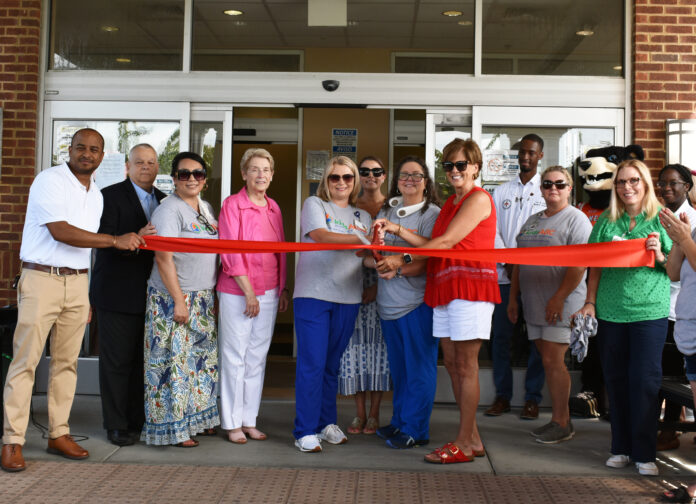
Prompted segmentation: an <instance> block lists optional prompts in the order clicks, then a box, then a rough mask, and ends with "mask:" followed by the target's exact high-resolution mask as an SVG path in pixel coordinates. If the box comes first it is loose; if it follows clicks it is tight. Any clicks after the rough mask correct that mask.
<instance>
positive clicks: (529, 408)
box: [520, 400, 539, 420]
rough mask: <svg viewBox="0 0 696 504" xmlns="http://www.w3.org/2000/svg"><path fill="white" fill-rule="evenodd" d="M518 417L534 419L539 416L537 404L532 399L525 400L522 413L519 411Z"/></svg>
mask: <svg viewBox="0 0 696 504" xmlns="http://www.w3.org/2000/svg"><path fill="white" fill-rule="evenodd" d="M520 418H521V419H523V420H536V419H537V418H539V405H538V404H537V403H536V402H534V401H532V400H529V401H526V402H525V403H524V408H522V413H520Z"/></svg>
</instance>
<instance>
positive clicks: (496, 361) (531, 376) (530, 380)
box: [490, 284, 546, 404]
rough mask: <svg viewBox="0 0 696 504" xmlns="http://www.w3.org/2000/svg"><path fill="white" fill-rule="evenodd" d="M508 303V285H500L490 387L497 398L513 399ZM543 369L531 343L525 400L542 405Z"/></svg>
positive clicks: (511, 328) (495, 312) (512, 327)
mask: <svg viewBox="0 0 696 504" xmlns="http://www.w3.org/2000/svg"><path fill="white" fill-rule="evenodd" d="M509 299H510V284H501V285H500V300H501V301H500V304H497V305H495V309H494V310H493V330H492V334H491V344H490V348H491V359H493V383H494V384H495V392H496V396H498V397H502V398H503V399H507V400H508V401H509V400H510V399H512V368H511V367H510V340H511V338H512V335H513V332H514V328H515V326H514V324H513V323H512V322H510V319H509V318H508V316H507V305H508V301H509ZM544 380H546V375H545V374H544V365H543V363H542V362H541V355H539V350H537V347H536V345H535V344H534V342H532V341H530V342H529V360H528V361H527V375H526V376H525V379H524V389H525V394H524V400H525V401H534V402H536V403H537V404H539V403H541V397H542V396H541V389H542V388H543V387H544Z"/></svg>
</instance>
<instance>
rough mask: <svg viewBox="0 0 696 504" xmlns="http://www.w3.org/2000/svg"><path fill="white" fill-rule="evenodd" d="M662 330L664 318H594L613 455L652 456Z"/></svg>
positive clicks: (646, 458) (643, 459) (641, 458)
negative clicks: (608, 320) (624, 321)
mask: <svg viewBox="0 0 696 504" xmlns="http://www.w3.org/2000/svg"><path fill="white" fill-rule="evenodd" d="M666 334H667V318H662V319H657V320H642V321H639V322H628V323H623V324H620V323H616V322H607V321H606V320H600V321H599V328H598V330H597V343H598V346H599V352H600V358H601V361H602V369H603V370H604V381H605V383H606V387H607V395H608V396H609V414H610V417H611V453H612V454H613V455H629V456H630V457H631V459H633V460H634V461H635V462H653V461H654V460H655V443H656V438H657V419H658V416H659V412H660V406H659V402H658V392H659V391H660V385H661V383H662V348H663V346H664V344H665V337H666Z"/></svg>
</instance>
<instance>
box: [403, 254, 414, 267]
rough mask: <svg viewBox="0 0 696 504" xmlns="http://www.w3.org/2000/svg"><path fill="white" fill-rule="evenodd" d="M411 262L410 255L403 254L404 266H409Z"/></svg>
mask: <svg viewBox="0 0 696 504" xmlns="http://www.w3.org/2000/svg"><path fill="white" fill-rule="evenodd" d="M412 262H413V257H411V254H409V253H408V252H406V253H405V254H404V264H411V263H412Z"/></svg>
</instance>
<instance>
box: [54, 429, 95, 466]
mask: <svg viewBox="0 0 696 504" xmlns="http://www.w3.org/2000/svg"><path fill="white" fill-rule="evenodd" d="M46 451H47V452H48V453H53V454H55V455H62V456H63V457H65V458H69V459H73V460H80V459H86V458H87V457H89V452H88V451H87V450H85V449H84V448H82V447H81V446H80V445H79V444H77V443H76V442H75V441H74V440H73V438H72V436H71V435H70V434H66V435H64V436H60V437H58V438H56V439H49V440H48V448H46Z"/></svg>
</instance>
